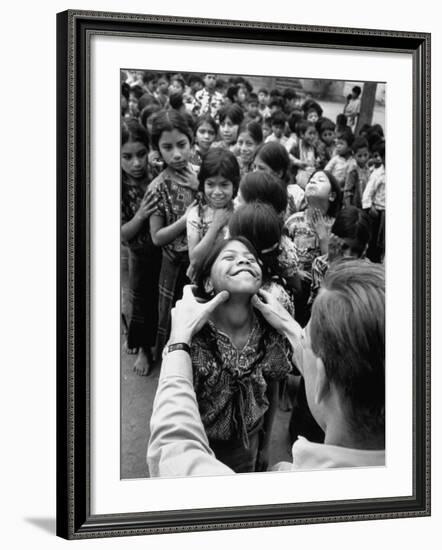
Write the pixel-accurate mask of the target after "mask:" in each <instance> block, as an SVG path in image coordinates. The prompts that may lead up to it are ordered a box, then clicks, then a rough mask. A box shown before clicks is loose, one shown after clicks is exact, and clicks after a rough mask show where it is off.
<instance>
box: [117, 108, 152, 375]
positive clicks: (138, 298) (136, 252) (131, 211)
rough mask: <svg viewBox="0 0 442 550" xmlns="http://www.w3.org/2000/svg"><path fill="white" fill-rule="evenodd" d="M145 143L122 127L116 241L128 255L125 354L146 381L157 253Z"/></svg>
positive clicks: (134, 126)
mask: <svg viewBox="0 0 442 550" xmlns="http://www.w3.org/2000/svg"><path fill="white" fill-rule="evenodd" d="M148 151H149V138H148V135H147V132H146V130H145V129H144V128H143V127H142V126H141V125H140V124H139V123H138V122H137V121H136V120H134V119H129V120H126V121H124V122H123V124H122V128H121V170H122V178H121V223H122V225H121V241H122V244H123V245H125V246H126V247H127V248H128V252H129V289H128V291H129V292H128V295H129V318H128V323H127V340H126V352H127V353H129V354H135V353H136V354H137V358H136V361H135V364H134V370H135V372H136V373H137V374H139V375H141V376H146V375H147V374H148V373H149V371H150V369H151V367H152V365H153V357H152V353H151V348H152V347H153V346H154V344H155V337H156V329H157V305H158V276H159V272H160V266H161V251H160V249H159V248H157V247H156V246H154V244H153V243H152V239H151V237H150V232H149V218H150V216H151V215H152V214H153V212H154V211H155V210H156V202H157V198H156V196H155V194H154V193H152V192H150V191H148V190H147V186H148V183H149V181H150V178H149V173H148V162H147V158H148Z"/></svg>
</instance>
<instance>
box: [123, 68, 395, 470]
mask: <svg viewBox="0 0 442 550" xmlns="http://www.w3.org/2000/svg"><path fill="white" fill-rule="evenodd" d="M120 88H121V90H120V92H121V102H120V106H121V112H120V113H119V114H117V113H115V116H120V118H121V132H120V137H121V148H120V152H121V220H120V221H121V228H120V239H121V243H120V282H121V284H120V286H121V288H120V290H121V358H120V365H121V403H120V405H121V409H120V420H121V423H120V429H121V434H120V435H121V437H120V439H121V448H120V476H121V479H127V480H129V479H145V478H157V477H164V478H172V477H187V476H212V475H232V474H244V473H253V472H263V473H264V472H267V473H272V474H273V475H278V472H288V471H293V472H294V473H295V472H296V471H301V470H304V471H305V470H307V471H308V470H327V469H337V468H360V467H365V468H367V467H374V468H375V467H383V466H385V464H386V460H387V459H388V457H386V453H385V448H386V445H385V440H386V431H385V380H386V372H385V365H386V361H385V265H386V262H387V261H388V258H386V255H385V250H386V247H385V243H386V238H387V239H388V235H387V236H386V231H385V227H386V215H387V214H386V188H385V182H386V170H387V168H386V163H387V161H386V150H385V141H386V127H385V126H386V125H385V122H386V112H385V111H386V94H387V93H388V87H387V84H386V83H385V82H374V81H350V80H345V68H343V73H342V80H330V79H323V80H318V79H312V78H305V77H304V76H303V77H299V78H293V77H290V78H289V77H282V76H281V77H276V76H265V75H248V74H241V75H240V74H206V73H195V72H182V71H181V72H173V71H170V70H168V71H166V72H161V71H158V70H151V69H149V67H148V66H147V67H138V68H124V69H121V71H120ZM388 197H389V198H390V194H388ZM294 475H295V474H294Z"/></svg>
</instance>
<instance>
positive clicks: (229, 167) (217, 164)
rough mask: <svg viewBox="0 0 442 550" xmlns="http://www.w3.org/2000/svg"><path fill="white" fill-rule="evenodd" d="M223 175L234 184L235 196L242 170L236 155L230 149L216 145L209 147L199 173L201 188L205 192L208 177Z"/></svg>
mask: <svg viewBox="0 0 442 550" xmlns="http://www.w3.org/2000/svg"><path fill="white" fill-rule="evenodd" d="M214 176H222V177H223V178H226V180H228V181H231V182H232V185H233V197H235V196H236V194H237V193H238V187H239V180H240V170H239V165H238V161H237V160H236V157H235V155H234V154H233V153H232V152H231V151H229V150H228V149H222V148H220V147H216V148H214V149H209V151H208V152H207V154H206V155H205V156H204V158H203V161H202V164H201V168H200V171H199V174H198V181H199V182H200V184H199V190H200V191H201V192H202V193H204V182H205V181H206V179H207V178H211V177H214Z"/></svg>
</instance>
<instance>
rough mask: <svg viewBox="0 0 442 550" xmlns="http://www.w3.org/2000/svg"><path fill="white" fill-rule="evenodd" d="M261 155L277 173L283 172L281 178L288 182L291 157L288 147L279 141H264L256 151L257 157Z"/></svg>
mask: <svg viewBox="0 0 442 550" xmlns="http://www.w3.org/2000/svg"><path fill="white" fill-rule="evenodd" d="M257 157H259V158H260V159H261V160H262V161H263V162H265V163H266V164H267V166H269V167H270V168H271V169H272V170H273V171H274V172H275V173H278V172H281V180H282V181H283V182H285V183H288V178H289V176H288V173H289V172H288V171H289V167H290V157H289V154H288V152H287V149H286V148H285V147H284V146H283V145H281V144H280V143H278V142H277V141H269V142H268V143H263V144H262V145H261V147H259V148H258V149H257V150H256V152H255V158H257Z"/></svg>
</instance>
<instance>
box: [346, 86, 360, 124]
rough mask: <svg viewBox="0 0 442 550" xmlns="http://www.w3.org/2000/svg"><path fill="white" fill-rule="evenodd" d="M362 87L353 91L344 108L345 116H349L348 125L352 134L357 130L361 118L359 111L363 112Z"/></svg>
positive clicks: (356, 87)
mask: <svg viewBox="0 0 442 550" xmlns="http://www.w3.org/2000/svg"><path fill="white" fill-rule="evenodd" d="M361 92H362V90H361V87H360V86H354V87H353V88H352V90H351V94H350V97H349V98H348V100H347V104H346V105H345V107H344V115H346V116H347V124H348V125H349V126H350V128H351V130H352V132H354V131H355V129H356V124H357V122H358V118H359V111H360V110H361V99H360V95H361Z"/></svg>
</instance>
